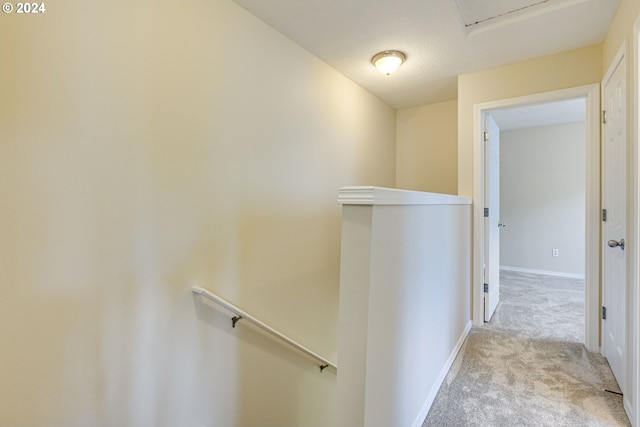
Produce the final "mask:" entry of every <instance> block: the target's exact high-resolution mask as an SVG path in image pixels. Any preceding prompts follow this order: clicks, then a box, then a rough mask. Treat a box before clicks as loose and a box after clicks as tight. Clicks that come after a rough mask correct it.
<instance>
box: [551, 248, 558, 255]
mask: <svg viewBox="0 0 640 427" xmlns="http://www.w3.org/2000/svg"><path fill="white" fill-rule="evenodd" d="M551 256H560V250H559V249H553V250H552V251H551Z"/></svg>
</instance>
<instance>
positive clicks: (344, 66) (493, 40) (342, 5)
mask: <svg viewBox="0 0 640 427" xmlns="http://www.w3.org/2000/svg"><path fill="white" fill-rule="evenodd" d="M235 2H236V3H238V4H239V5H241V6H242V7H244V8H245V9H247V10H248V11H249V12H251V13H252V14H254V15H255V16H257V17H258V18H260V19H262V20H263V21H265V22H266V23H267V24H269V25H270V26H272V27H273V28H275V29H276V30H278V31H280V32H281V33H283V34H285V35H286V36H287V37H289V38H290V39H292V40H293V41H295V42H297V43H298V44H300V45H301V46H302V47H304V48H305V49H307V50H308V51H310V52H311V53H313V54H314V55H316V56H317V57H319V58H320V59H322V60H323V61H325V62H326V63H328V64H329V65H331V66H333V67H334V68H335V69H337V70H338V71H339V72H341V73H342V74H344V75H346V76H347V77H349V78H350V79H351V80H353V81H355V82H356V83H358V84H360V85H361V86H363V87H364V88H365V89H367V90H368V91H370V92H371V93H373V94H375V95H376V96H378V97H379V98H380V99H382V100H384V101H385V102H387V103H388V104H389V105H391V106H392V107H394V108H398V109H400V108H408V107H413V106H417V105H423V104H428V103H433V102H439V101H445V100H451V99H455V98H456V97H457V76H458V75H460V74H465V73H471V72H475V71H479V70H483V69H487V68H491V67H495V66H499V65H504V64H508V63H513V62H518V61H523V60H527V59H531V58H536V57H539V56H544V55H551V54H554V53H558V52H562V51H566V50H571V49H576V48H579V47H584V46H589V45H592V44H597V43H601V42H602V41H603V39H604V37H605V35H606V32H607V29H608V27H609V24H610V22H611V19H612V18H613V15H614V14H615V11H616V9H617V6H618V4H619V2H620V0H393V1H391V0H235ZM465 8H466V9H465ZM463 10H464V12H463ZM465 13H466V14H467V15H464V14H465ZM473 14H475V15H473ZM463 16H464V17H463ZM470 16H471V18H469V17H470ZM473 16H477V17H482V22H478V24H474V25H465V19H467V20H469V19H470V20H474V19H475V18H473ZM389 49H397V50H401V51H403V52H405V53H406V54H407V62H406V63H405V64H404V65H403V66H402V67H401V68H400V70H399V71H398V72H397V73H395V74H393V75H391V76H384V75H382V74H380V73H378V72H377V71H376V70H375V68H374V67H373V66H372V65H371V63H370V60H371V57H372V56H373V55H374V54H376V53H377V52H380V51H382V50H389Z"/></svg>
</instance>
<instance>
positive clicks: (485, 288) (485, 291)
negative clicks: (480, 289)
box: [484, 283, 489, 294]
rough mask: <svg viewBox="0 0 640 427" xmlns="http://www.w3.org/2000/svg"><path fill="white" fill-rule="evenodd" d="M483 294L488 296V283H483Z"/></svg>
mask: <svg viewBox="0 0 640 427" xmlns="http://www.w3.org/2000/svg"><path fill="white" fill-rule="evenodd" d="M484 293H485V294H488V293H489V284H488V283H485V284H484Z"/></svg>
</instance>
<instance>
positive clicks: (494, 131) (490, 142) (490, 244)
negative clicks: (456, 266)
mask: <svg viewBox="0 0 640 427" xmlns="http://www.w3.org/2000/svg"><path fill="white" fill-rule="evenodd" d="M484 129H485V188H484V206H485V209H487V208H488V209H489V214H488V216H485V219H484V258H485V259H484V283H485V284H486V285H485V293H484V321H485V322H488V321H490V320H491V316H493V313H494V312H495V311H496V307H497V306H498V302H499V301H500V228H499V227H498V223H499V222H500V128H499V127H498V124H497V123H496V122H495V120H494V119H493V117H491V115H487V116H486V121H485V128H484Z"/></svg>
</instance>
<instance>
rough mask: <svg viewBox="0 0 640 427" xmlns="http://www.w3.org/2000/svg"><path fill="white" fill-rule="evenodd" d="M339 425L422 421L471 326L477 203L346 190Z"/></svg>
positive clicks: (382, 426)
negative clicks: (473, 210)
mask: <svg viewBox="0 0 640 427" xmlns="http://www.w3.org/2000/svg"><path fill="white" fill-rule="evenodd" d="M340 202H341V203H343V205H344V206H343V221H342V255H341V276H340V313H339V315H340V322H339V332H338V366H339V373H338V380H337V392H336V393H337V407H336V419H337V423H336V424H337V426H338V427H353V426H363V427H408V426H416V427H419V426H420V425H422V422H423V421H424V418H425V417H426V415H427V413H428V411H429V408H430V406H431V403H432V402H433V399H434V398H435V395H436V393H437V391H438V389H439V387H440V385H441V384H442V381H443V379H444V376H445V375H446V373H447V371H448V370H449V368H450V366H451V364H452V363H453V359H454V357H455V355H456V354H457V352H458V350H459V348H460V346H461V345H462V343H463V341H464V338H465V337H466V334H467V333H468V331H469V329H470V327H471V321H470V292H469V290H470V283H469V280H470V272H471V270H470V268H471V257H470V254H471V252H470V251H471V201H470V199H469V198H466V197H458V196H450V195H438V194H433V193H419V192H412V191H401V190H391V189H381V188H373V187H366V188H365V187H362V188H356V189H354V188H346V189H342V190H341V193H340Z"/></svg>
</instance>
